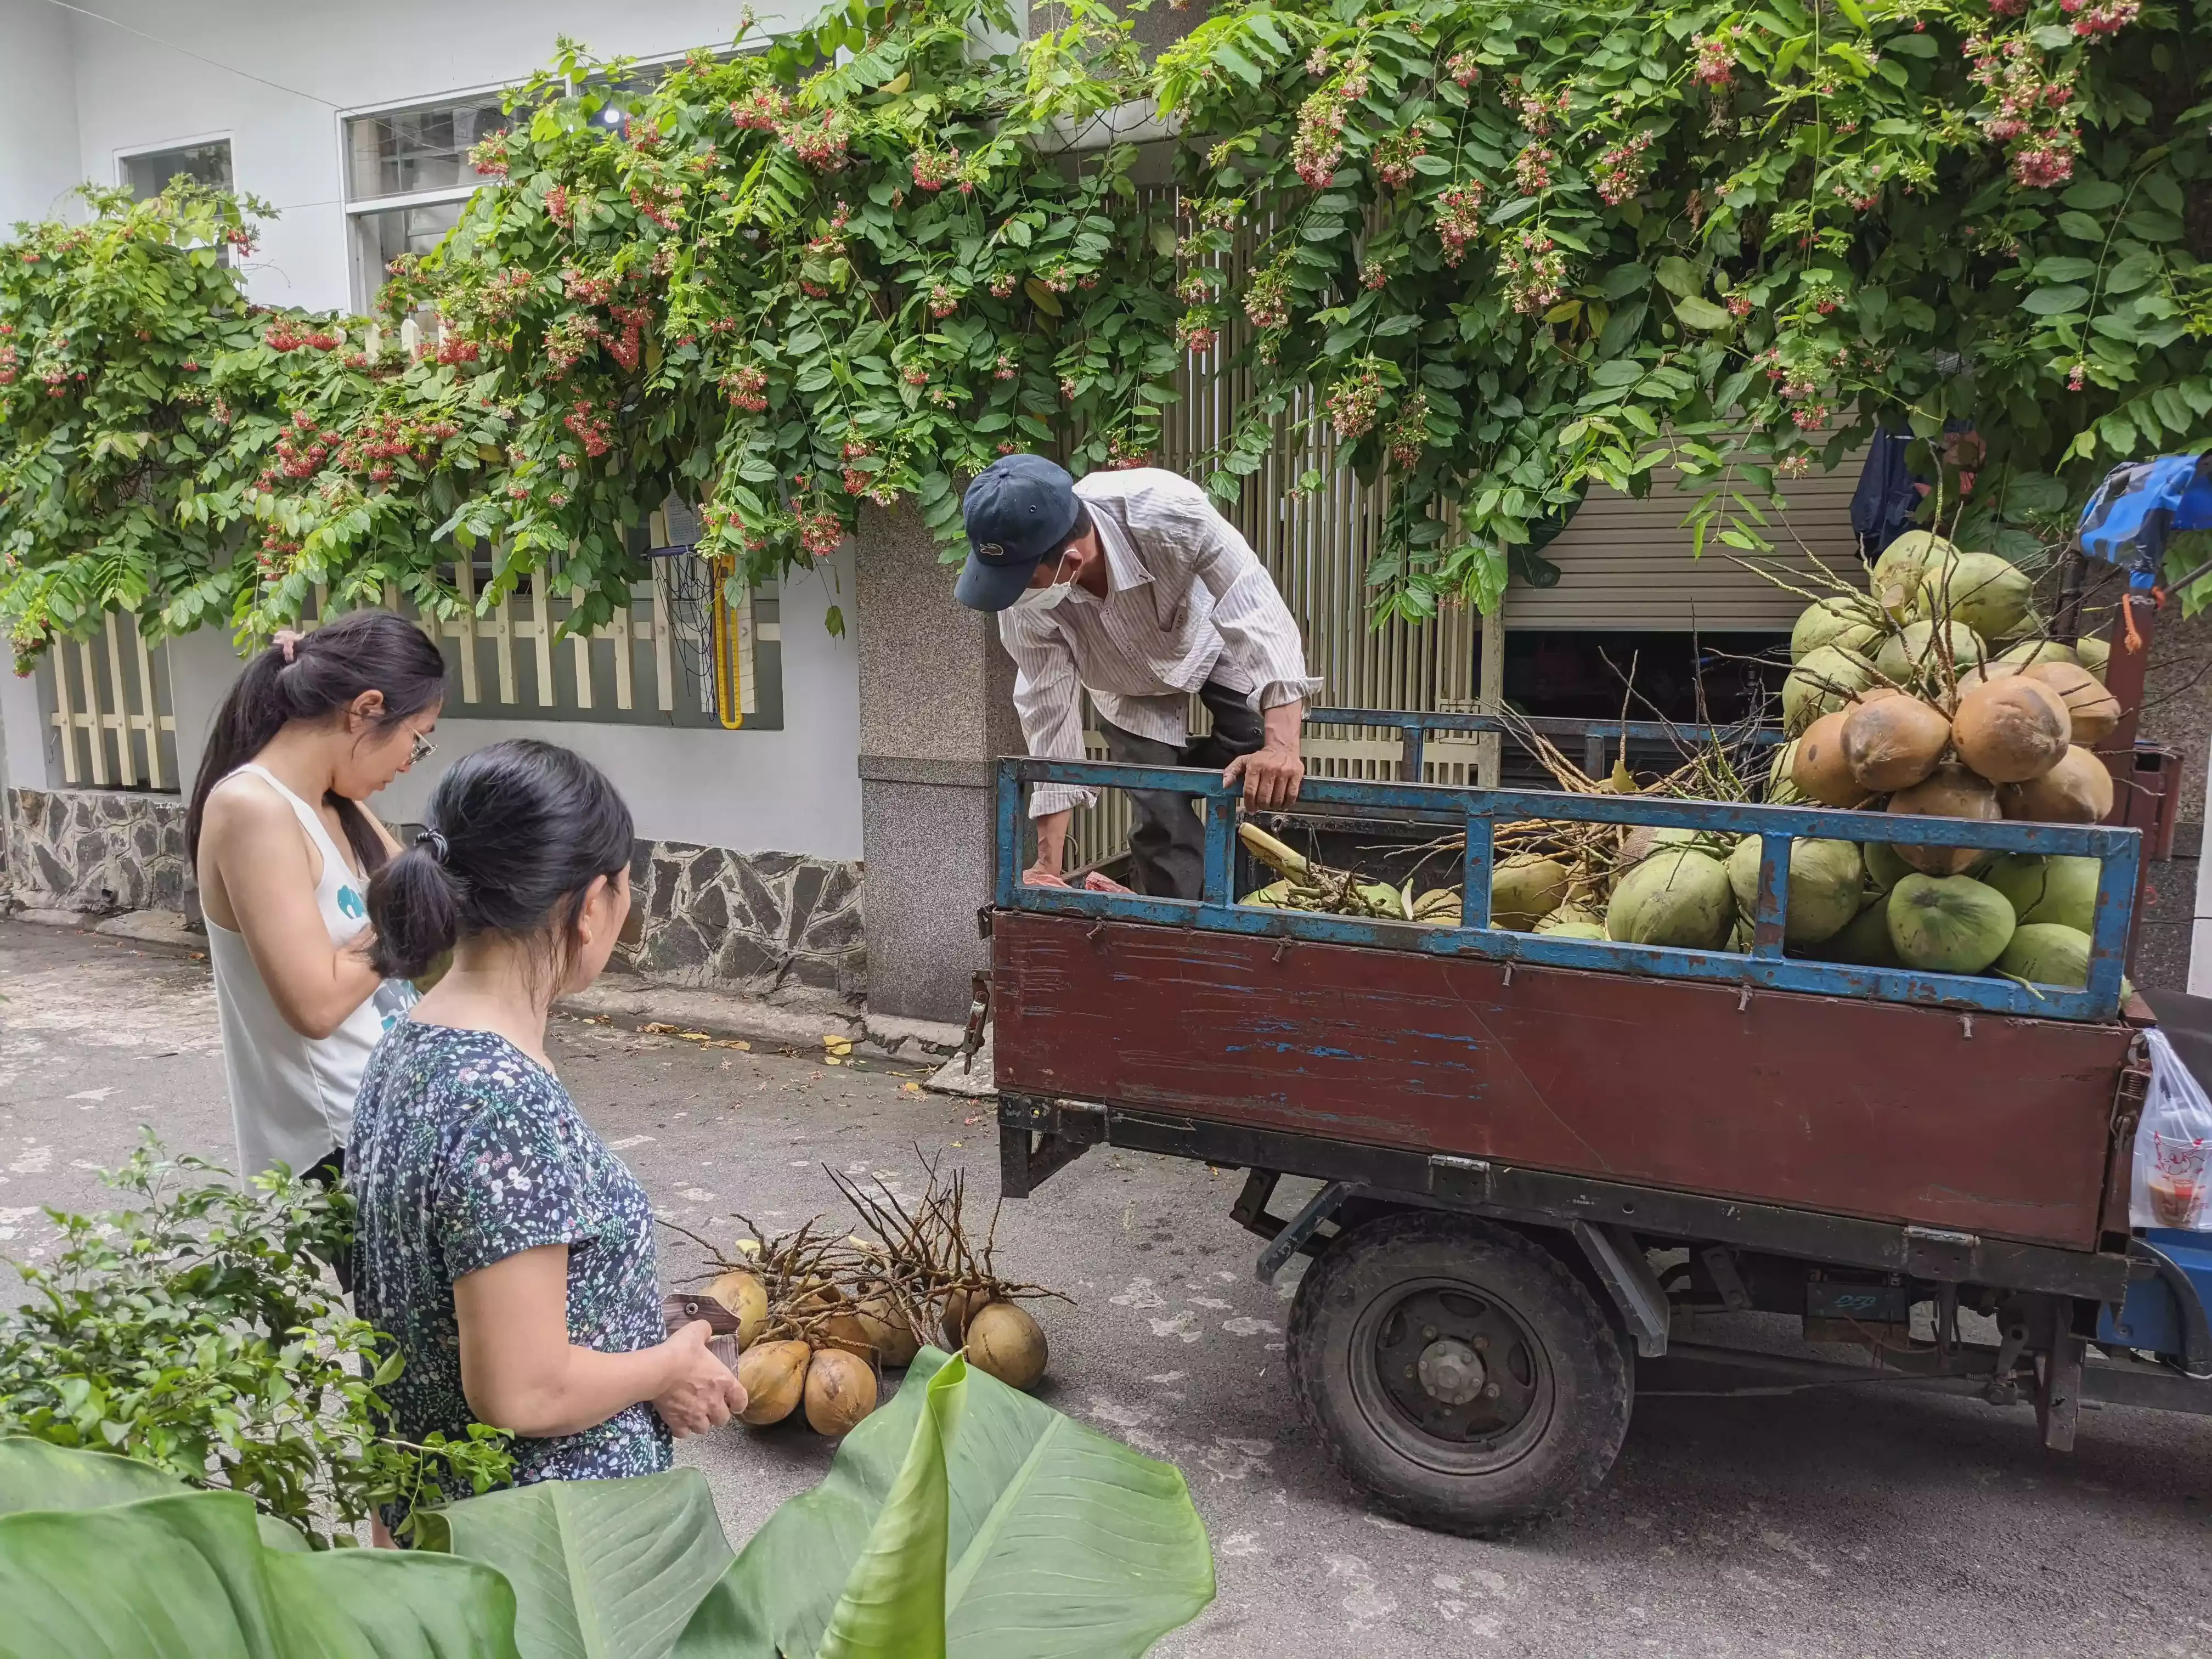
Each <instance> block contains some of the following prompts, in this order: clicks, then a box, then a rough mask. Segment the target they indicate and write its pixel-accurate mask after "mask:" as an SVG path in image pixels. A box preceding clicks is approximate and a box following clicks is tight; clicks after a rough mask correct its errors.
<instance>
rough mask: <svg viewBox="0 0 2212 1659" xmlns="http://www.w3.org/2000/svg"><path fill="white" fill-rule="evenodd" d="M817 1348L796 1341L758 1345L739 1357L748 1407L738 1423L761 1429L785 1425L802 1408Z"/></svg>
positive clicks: (741, 1381) (739, 1370)
mask: <svg viewBox="0 0 2212 1659" xmlns="http://www.w3.org/2000/svg"><path fill="white" fill-rule="evenodd" d="M813 1352H814V1351H813V1349H811V1347H809V1346H807V1345H806V1344H805V1343H804V1342H801V1341H799V1340H796V1339H793V1340H788V1341H781V1342H756V1343H754V1344H753V1346H751V1347H750V1348H747V1349H746V1350H745V1351H744V1352H743V1353H742V1354H740V1355H738V1382H739V1383H743V1384H744V1390H745V1408H744V1410H743V1411H741V1412H739V1413H738V1421H739V1422H741V1423H745V1424H749V1425H751V1426H752V1427H754V1428H757V1429H762V1428H766V1427H767V1426H768V1425H769V1424H771V1423H781V1422H782V1421H783V1419H785V1418H787V1417H788V1416H790V1415H791V1413H793V1411H794V1410H796V1409H797V1408H798V1406H799V1400H800V1398H801V1396H802V1395H804V1394H805V1390H806V1374H807V1371H808V1370H809V1369H810V1367H809V1365H808V1361H809V1360H810V1359H811V1358H812V1357H813Z"/></svg>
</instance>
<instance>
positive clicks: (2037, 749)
mask: <svg viewBox="0 0 2212 1659" xmlns="http://www.w3.org/2000/svg"><path fill="white" fill-rule="evenodd" d="M2080 672H2081V670H2080V669H2078V668H2077V669H2075V673H2077V674H2078V673H2080ZM2041 673H2042V670H2041V669H2031V670H2029V671H2027V673H2025V674H2015V675H2013V676H2012V677H2011V678H2008V679H2001V680H1991V681H1990V682H1989V683H1988V684H1984V685H1977V686H1975V687H1974V688H1973V689H1972V690H1970V691H1968V692H1966V694H1965V695H1964V696H1961V697H1960V699H1959V712H1958V714H1956V715H1955V716H1954V718H1953V719H1952V721H1951V741H1952V742H1953V743H1954V744H1955V745H1956V746H1957V748H1958V750H1959V758H1960V760H1962V761H1964V762H1965V763H1966V764H1967V766H1969V767H1970V768H1972V769H1973V770H1974V771H1976V772H1978V773H1979V774H1980V775H1982V776H1983V777H1985V778H1987V779H1988V780H1989V781H1990V782H1991V783H2021V782H2023V781H2026V780H2027V779H2029V778H2039V777H2041V776H2042V775H2044V774H2045V772H2048V771H2049V770H2050V769H2051V768H2052V767H2054V766H2056V765H2057V764H2058V763H2059V760H2060V759H2061V758H2062V757H2063V756H2064V755H2065V753H2066V745H2067V744H2068V743H2069V742H2070V741H2072V738H2073V729H2074V726H2073V720H2072V719H2071V718H2070V717H2069V715H2068V714H2067V712H2066V702H2065V699H2064V698H2063V697H2061V696H2059V695H2058V693H2057V692H2056V691H2054V690H2051V687H2050V686H2048V685H2046V684H2044V683H2043V681H2042V680H2041V679H2039V678H2037V677H2038V676H2039V674H2041Z"/></svg>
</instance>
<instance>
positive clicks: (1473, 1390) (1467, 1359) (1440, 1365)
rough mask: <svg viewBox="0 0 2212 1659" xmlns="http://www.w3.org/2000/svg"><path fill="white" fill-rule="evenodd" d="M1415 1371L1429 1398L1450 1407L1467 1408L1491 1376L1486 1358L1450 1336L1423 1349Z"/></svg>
mask: <svg viewBox="0 0 2212 1659" xmlns="http://www.w3.org/2000/svg"><path fill="white" fill-rule="evenodd" d="M1413 1369H1414V1374H1415V1375H1416V1376H1418V1377H1419V1380H1420V1384H1421V1387H1422V1388H1423V1389H1425V1390H1426V1391H1427V1393H1428V1396H1429V1398H1430V1399H1431V1400H1437V1401H1442V1402H1443V1404H1445V1405H1447V1406H1464V1405H1465V1404H1467V1402H1468V1401H1470V1400H1473V1399H1474V1398H1475V1397H1477V1396H1478V1395H1480V1394H1481V1392H1482V1389H1483V1384H1484V1383H1486V1382H1487V1381H1488V1380H1489V1377H1490V1372H1489V1369H1488V1368H1487V1367H1486V1366H1485V1365H1484V1364H1483V1363H1482V1356H1481V1355H1480V1354H1479V1353H1477V1352H1475V1351H1474V1349H1473V1348H1470V1347H1469V1346H1468V1345H1467V1344H1466V1343H1464V1342H1462V1341H1460V1340H1457V1339H1456V1338H1455V1337H1449V1336H1448V1337H1444V1338H1442V1339H1441V1340H1437V1341H1435V1342H1431V1343H1430V1344H1429V1346H1427V1347H1425V1348H1424V1349H1422V1350H1421V1357H1420V1358H1419V1360H1418V1361H1417V1362H1416V1363H1415V1364H1414V1368H1413Z"/></svg>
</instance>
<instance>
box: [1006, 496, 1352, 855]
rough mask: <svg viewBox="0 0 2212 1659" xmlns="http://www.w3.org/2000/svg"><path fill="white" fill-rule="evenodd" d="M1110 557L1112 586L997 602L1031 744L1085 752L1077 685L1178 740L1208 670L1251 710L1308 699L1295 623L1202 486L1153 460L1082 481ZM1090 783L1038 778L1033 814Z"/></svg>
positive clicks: (1151, 734) (1108, 711)
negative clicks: (1044, 599) (1051, 601)
mask: <svg viewBox="0 0 2212 1659" xmlns="http://www.w3.org/2000/svg"><path fill="white" fill-rule="evenodd" d="M1075 494H1076V496H1077V498H1078V499H1079V500H1080V501H1082V503H1083V504H1084V506H1085V507H1088V508H1089V509H1090V510H1091V522H1092V523H1093V524H1095V525H1097V527H1098V543H1099V546H1100V548H1101V550H1103V552H1104V554H1105V556H1106V597H1105V598H1104V599H1097V598H1094V597H1092V595H1091V593H1089V592H1086V591H1085V589H1083V588H1081V587H1078V588H1076V589H1075V590H1074V592H1072V593H1070V594H1069V595H1068V597H1067V598H1066V599H1063V600H1061V601H1060V604H1058V605H1055V606H1054V607H1053V608H1052V609H1051V610H1049V611H1037V610H1034V609H1026V608H1024V607H1022V606H1019V605H1017V606H1014V607H1012V609H1009V610H1006V611H1000V613H999V638H1000V640H1001V641H1004V642H1005V645H1006V653H1007V654H1008V655H1009V656H1011V657H1012V658H1013V659H1014V707H1015V708H1016V709H1017V710H1018V711H1019V713H1020V714H1021V717H1022V732H1023V735H1024V737H1025V738H1027V739H1028V741H1029V746H1030V754H1031V755H1033V756H1036V757H1038V758H1040V759H1044V760H1081V759H1082V758H1083V714H1082V702H1083V699H1082V693H1083V692H1084V691H1085V690H1088V691H1089V692H1090V693H1091V700H1092V701H1093V702H1096V703H1097V706H1098V714H1099V716H1100V718H1101V719H1103V720H1106V721H1108V722H1109V724H1111V725H1114V726H1119V727H1121V730H1123V731H1124V732H1130V733H1131V734H1133V735H1134V736H1136V737H1140V738H1153V739H1155V740H1156V741H1158V742H1160V743H1175V744H1179V743H1182V742H1184V741H1185V740H1186V739H1187V738H1188V737H1189V735H1190V733H1189V726H1188V720H1187V719H1186V715H1187V714H1188V708H1189V702H1190V694H1191V693H1192V692H1194V691H1195V690H1198V689H1199V688H1200V686H1202V685H1204V684H1206V682H1207V681H1208V680H1218V681H1219V682H1220V683H1221V684H1224V685H1226V686H1227V687H1228V688H1229V689H1230V690H1232V691H1241V692H1243V694H1244V695H1245V696H1246V698H1247V699H1248V700H1249V701H1250V702H1251V703H1252V705H1253V706H1254V707H1255V708H1261V709H1267V708H1276V707H1278V706H1279V705H1280V704H1283V703H1286V702H1300V701H1302V700H1304V699H1307V698H1310V697H1311V696H1314V695H1315V694H1316V692H1318V691H1319V690H1321V682H1320V681H1319V680H1317V679H1314V678H1311V677H1310V676H1309V675H1308V674H1307V672H1306V661H1305V647H1304V643H1303V642H1302V641H1300V640H1299V638H1298V625H1297V621H1296V620H1295V619H1294V618H1293V617H1291V612H1290V608H1289V607H1288V606H1287V605H1285V604H1284V603H1283V599H1282V595H1281V594H1279V593H1278V592H1276V591H1275V584H1274V582H1273V580H1270V579H1269V577H1268V575H1267V570H1266V568H1264V567H1263V566H1262V565H1261V562H1260V561H1259V558H1258V556H1256V555H1255V554H1254V553H1253V551H1252V550H1251V548H1250V547H1249V545H1248V544H1246V542H1245V540H1244V538H1243V537H1242V536H1240V535H1238V534H1237V527H1236V526H1234V525H1232V524H1231V523H1230V522H1229V521H1228V520H1226V519H1225V518H1223V517H1222V516H1221V514H1220V513H1217V512H1215V511H1214V509H1213V504H1212V502H1211V501H1208V500H1207V499H1206V492H1205V491H1204V490H1202V489H1200V488H1199V487H1198V486H1197V485H1196V484H1194V483H1191V482H1190V480H1188V478H1185V477H1182V476H1180V475H1179V474H1176V473H1173V472H1166V471H1161V470H1160V469H1158V468H1157V467H1136V468H1132V469H1130V470H1128V471H1119V472H1105V471H1100V472H1093V473H1091V474H1089V475H1088V476H1086V477H1082V478H1079V479H1078V480H1077V481H1076V484H1075ZM1091 799H1092V794H1091V791H1090V790H1088V789H1080V788H1076V787H1072V786H1069V785H1065V784H1040V785H1038V786H1037V787H1036V789H1035V790H1034V791H1033V792H1032V793H1031V796H1030V816H1031V817H1043V816H1044V815H1045V814H1046V813H1048V812H1057V811H1063V810H1065V809H1066V808H1068V807H1071V806H1078V805H1089V803H1090V802H1091Z"/></svg>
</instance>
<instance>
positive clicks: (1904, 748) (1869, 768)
mask: <svg viewBox="0 0 2212 1659" xmlns="http://www.w3.org/2000/svg"><path fill="white" fill-rule="evenodd" d="M1841 738H1842V743H1841V747H1842V750H1843V759H1844V769H1845V770H1846V772H1847V773H1848V774H1849V775H1850V778H1851V780H1852V781H1853V783H1854V784H1855V785H1856V786H1857V787H1858V789H1859V790H1860V791H1861V793H1863V794H1876V795H1886V794H1887V793H1890V792H1891V791H1893V790H1897V789H1910V788H1911V787H1912V786H1913V785H1914V784H1916V783H1919V782H1921V781H1923V780H1924V779H1925V778H1926V777H1927V776H1928V775H1929V773H1931V772H1933V771H1934V770H1935V769H1936V763H1937V762H1938V761H1940V760H1942V758H1943V750H1944V749H1945V747H1946V746H1947V745H1948V744H1949V743H1950V741H1951V722H1950V721H1948V720H1945V719H1944V718H1943V716H1942V714H1941V713H1939V712H1938V711H1937V710H1936V709H1934V708H1930V707H1929V705H1928V704H1926V703H1924V702H1921V701H1920V699H1919V698H1917V697H1905V696H1896V697H1881V698H1877V699H1876V700H1875V701H1874V702H1861V703H1859V704H1858V705H1857V706H1856V707H1855V708H1851V709H1850V711H1848V712H1847V713H1846V714H1844V724H1843V730H1842V733H1841ZM1834 804H1835V805H1843V804H1844V803H1841V802H1837V803H1834Z"/></svg>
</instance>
